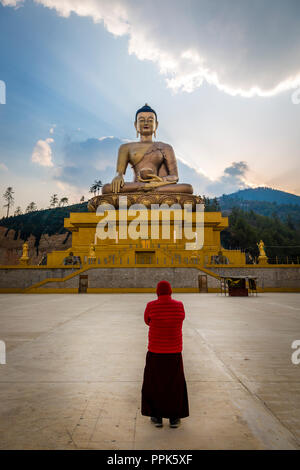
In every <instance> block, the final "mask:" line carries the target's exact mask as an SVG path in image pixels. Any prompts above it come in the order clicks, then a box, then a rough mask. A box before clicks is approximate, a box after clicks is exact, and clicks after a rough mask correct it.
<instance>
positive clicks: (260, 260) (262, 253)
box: [257, 240, 268, 264]
mask: <svg viewBox="0 0 300 470" xmlns="http://www.w3.org/2000/svg"><path fill="white" fill-rule="evenodd" d="M257 246H258V249H259V257H258V263H259V264H267V263H268V257H267V255H266V252H265V244H264V242H263V241H262V240H260V242H259V243H257Z"/></svg>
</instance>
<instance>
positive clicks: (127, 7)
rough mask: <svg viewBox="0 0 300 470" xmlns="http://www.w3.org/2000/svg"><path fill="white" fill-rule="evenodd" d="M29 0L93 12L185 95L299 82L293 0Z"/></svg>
mask: <svg viewBox="0 0 300 470" xmlns="http://www.w3.org/2000/svg"><path fill="white" fill-rule="evenodd" d="M0 1H1V3H2V5H4V6H21V5H22V4H23V3H24V2H23V1H22V0H0ZM34 1H35V3H38V4H41V5H44V6H45V7H47V8H50V9H55V10H56V12H57V13H58V14H59V15H60V16H63V17H65V18H67V17H69V16H70V14H71V13H75V14H77V15H79V16H82V17H91V18H92V19H93V21H94V22H95V23H102V24H103V25H104V26H105V28H106V29H107V30H108V31H109V32H110V33H112V34H113V35H115V36H124V35H126V36H127V37H128V52H129V54H135V55H136V56H137V57H138V58H139V59H140V60H148V61H152V62H154V63H156V64H157V66H158V68H159V72H160V73H161V74H163V75H164V76H165V78H166V84H167V86H168V87H169V88H170V89H171V90H172V91H173V92H179V91H184V92H188V93H191V92H193V91H194V90H196V89H197V88H199V87H200V86H201V85H202V84H203V83H204V82H207V83H208V84H211V85H214V86H215V87H217V88H218V89H219V90H221V91H223V92H225V93H228V94H230V95H232V96H237V95H239V96H243V97H247V98H251V97H253V96H262V97H268V96H274V95H277V94H279V93H281V92H284V91H287V90H292V89H295V88H297V87H299V86H300V59H299V48H300V34H299V31H300V3H299V2H298V1H294V0H286V1H284V2H282V1H277V0H266V1H264V2H261V1H257V0H253V1H252V2H249V1H248V0H247V1H246V0H240V1H239V2H232V1H230V0H222V2H220V1H217V0H190V1H189V2H188V8H187V5H186V2H183V1H182V0H164V1H163V2H161V1H158V0H152V2H151V3H148V2H136V1H133V0H34ZM287 30H288V34H287Z"/></svg>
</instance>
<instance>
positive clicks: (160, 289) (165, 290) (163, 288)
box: [156, 281, 172, 296]
mask: <svg viewBox="0 0 300 470" xmlns="http://www.w3.org/2000/svg"><path fill="white" fill-rule="evenodd" d="M156 293H157V295H158V296H159V295H171V294H172V287H171V284H170V283H169V282H168V281H160V282H159V283H158V284H157V286H156Z"/></svg>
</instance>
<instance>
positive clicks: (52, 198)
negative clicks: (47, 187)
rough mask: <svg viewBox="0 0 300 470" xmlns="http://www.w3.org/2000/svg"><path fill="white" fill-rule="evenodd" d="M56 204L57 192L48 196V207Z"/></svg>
mask: <svg viewBox="0 0 300 470" xmlns="http://www.w3.org/2000/svg"><path fill="white" fill-rule="evenodd" d="M57 205H58V197H57V194H53V195H52V196H51V198H50V207H56V206H57Z"/></svg>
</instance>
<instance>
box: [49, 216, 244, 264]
mask: <svg viewBox="0 0 300 470" xmlns="http://www.w3.org/2000/svg"><path fill="white" fill-rule="evenodd" d="M115 216H116V233H117V235H116V237H115V238H114V239H110V238H106V239H105V240H104V239H99V238H97V237H96V229H97V225H98V223H99V222H101V220H104V217H105V215H103V216H99V215H97V214H96V213H94V212H86V213H82V212H81V213H78V212H76V213H71V214H70V217H69V218H67V219H65V227H66V228H67V229H68V230H70V231H71V232H72V247H71V248H69V249H68V250H65V251H54V252H52V253H50V254H48V261H47V265H48V266H49V267H54V266H61V265H62V264H63V260H64V258H65V257H66V256H67V255H68V253H69V252H71V251H72V252H73V254H74V256H80V258H81V261H82V264H84V263H88V262H89V260H88V257H89V253H90V246H91V244H93V243H94V244H95V256H96V260H95V263H100V264H101V262H102V261H103V260H104V259H106V263H107V264H108V265H109V264H110V260H111V258H112V257H113V256H124V257H126V262H127V264H128V265H129V266H135V265H136V252H139V251H142V250H145V252H146V251H149V252H151V251H154V252H155V253H156V250H157V249H159V250H158V252H157V255H158V257H159V259H158V263H159V264H158V265H160V263H163V260H160V258H161V250H162V249H163V250H165V251H166V252H168V253H169V254H170V255H171V254H172V255H173V256H177V257H180V258H182V259H190V258H191V257H192V256H193V257H194V258H195V259H197V264H198V263H199V264H201V265H209V264H210V261H211V256H214V255H217V254H218V251H219V250H220V249H221V242H220V233H221V231H222V230H224V229H225V228H226V227H227V226H228V217H223V216H222V214H221V212H204V244H203V246H202V248H201V249H199V250H194V251H193V250H187V249H186V244H187V243H192V242H193V240H189V239H188V238H186V237H185V236H184V235H185V232H184V227H183V225H182V238H181V239H180V238H179V232H180V231H179V228H178V227H179V225H180V224H182V222H181V221H182V220H183V211H179V212H177V213H173V212H172V211H170V232H169V235H168V234H167V238H165V237H163V233H162V230H163V223H162V220H161V218H160V221H159V222H157V224H158V225H157V226H158V230H159V237H158V238H156V239H153V238H151V233H153V232H151V226H150V224H151V217H150V211H149V210H147V211H146V212H145V213H144V214H143V217H141V226H142V227H143V228H144V229H145V231H146V232H148V233H147V236H146V238H145V239H141V238H139V239H136V240H135V239H132V238H130V237H129V236H128V230H129V226H130V224H131V222H132V221H133V220H134V219H135V218H136V216H128V214H127V220H125V222H124V212H122V211H119V210H116V211H115ZM122 221H123V227H125V232H126V233H127V236H126V238H121V235H122V229H120V227H121V224H122ZM197 221H199V219H197V216H196V213H192V214H191V224H190V225H191V229H192V230H193V232H195V231H196V222H197ZM178 224H179V225H178ZM197 230H199V229H197ZM175 231H176V235H175ZM97 233H99V232H98V231H97ZM123 233H124V232H123ZM198 233H200V232H198ZM165 235H166V234H165ZM222 252H223V255H224V256H226V257H228V259H229V262H230V264H243V263H245V256H244V254H243V253H241V252H240V251H238V250H234V251H231V250H223V249H222ZM154 256H156V254H155V255H154ZM128 260H129V262H128ZM156 261H157V260H156Z"/></svg>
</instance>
